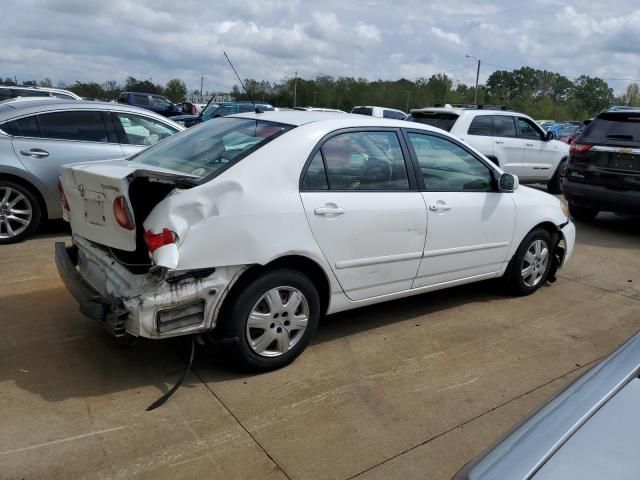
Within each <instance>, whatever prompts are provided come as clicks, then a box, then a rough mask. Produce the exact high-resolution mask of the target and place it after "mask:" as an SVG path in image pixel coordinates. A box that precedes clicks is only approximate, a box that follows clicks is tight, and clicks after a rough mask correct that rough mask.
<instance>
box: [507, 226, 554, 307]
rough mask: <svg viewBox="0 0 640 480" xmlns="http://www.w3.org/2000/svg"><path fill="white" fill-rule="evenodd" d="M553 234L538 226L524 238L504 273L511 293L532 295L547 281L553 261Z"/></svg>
mask: <svg viewBox="0 0 640 480" xmlns="http://www.w3.org/2000/svg"><path fill="white" fill-rule="evenodd" d="M551 245H552V243H551V235H549V232H547V231H546V230H544V229H542V228H536V229H535V230H532V231H531V232H529V234H528V235H527V236H526V237H525V238H524V240H522V243H521V244H520V246H519V247H518V250H517V251H516V254H515V255H514V256H513V258H512V259H511V262H509V267H508V268H507V271H506V273H505V275H504V282H505V286H506V288H507V290H508V292H509V293H511V294H512V295H516V296H524V295H531V294H532V293H533V292H535V291H536V290H537V289H538V288H540V287H541V286H542V285H544V283H545V282H546V281H547V277H548V276H549V270H550V269H551V264H552V261H553V252H552V251H551V248H552V247H551Z"/></svg>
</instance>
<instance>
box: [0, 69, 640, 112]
mask: <svg viewBox="0 0 640 480" xmlns="http://www.w3.org/2000/svg"><path fill="white" fill-rule="evenodd" d="M0 83H1V84H3V85H15V84H16V82H15V79H13V80H12V79H11V78H9V77H7V78H5V80H4V81H2V79H1V77H0ZM244 84H245V87H246V89H247V92H245V91H244V90H242V89H240V88H239V87H238V85H234V86H233V88H232V90H231V91H230V92H215V93H214V92H206V94H205V95H204V97H205V98H204V101H206V99H208V98H210V97H211V96H213V95H216V96H218V97H226V98H229V99H237V100H248V99H249V98H252V99H253V100H255V101H263V102H267V103H270V104H272V105H274V106H278V107H293V106H298V107H300V106H305V107H307V106H316V107H326V108H338V109H341V110H345V111H350V110H351V109H352V108H353V107H354V106H356V105H379V106H385V107H391V108H397V109H399V110H403V111H408V110H410V109H411V108H419V107H427V106H434V105H443V104H447V103H450V104H468V103H472V102H473V99H474V95H475V88H474V86H472V85H467V84H465V83H462V82H458V81H456V80H455V79H453V78H452V77H450V76H448V75H446V74H444V73H438V74H435V75H431V76H430V77H428V78H427V77H420V78H417V79H415V80H408V79H405V78H401V79H399V80H373V81H371V80H368V79H366V78H354V77H337V78H335V77H332V76H330V75H324V74H321V75H318V76H317V77H316V78H313V79H305V78H286V79H283V80H281V81H277V82H269V81H265V80H256V79H246V80H245V81H244ZM22 85H33V86H36V85H39V86H43V87H52V86H53V83H52V81H51V80H50V79H48V78H45V79H43V80H41V81H39V82H36V81H35V80H32V81H27V82H23V83H22ZM56 87H59V88H66V89H68V90H71V91H73V92H74V93H76V94H78V95H80V96H82V97H90V98H97V99H101V100H115V99H117V98H118V95H119V94H120V92H122V91H135V92H148V93H160V94H164V95H165V96H167V97H168V98H169V99H170V100H172V101H174V102H181V101H185V100H191V101H193V100H194V99H199V97H200V91H199V90H192V91H190V92H189V91H188V90H187V87H186V85H185V83H184V82H183V81H182V80H180V79H172V80H170V81H169V82H167V84H166V85H164V86H163V85H160V84H157V83H153V82H152V80H151V79H148V80H140V79H136V78H134V77H128V78H127V79H126V81H125V82H124V84H119V83H118V82H116V81H114V80H109V81H106V82H103V83H97V82H79V81H76V82H75V83H73V84H71V85H68V84H64V83H58V84H57V85H56ZM196 101H203V99H199V100H196ZM478 103H483V104H491V105H504V106H506V107H509V108H512V109H514V110H518V111H522V112H525V113H527V114H529V115H531V116H532V117H534V118H539V119H556V120H563V119H584V118H588V117H591V116H593V115H596V114H597V113H598V112H599V111H601V110H602V109H604V108H606V107H608V106H610V105H631V106H640V87H639V85H638V84H637V83H631V84H629V86H628V87H627V89H626V91H625V92H624V93H622V94H621V95H619V96H615V95H614V92H613V89H612V88H610V87H609V85H608V84H607V82H606V81H605V80H603V79H601V78H598V77H591V76H589V75H581V76H579V77H578V78H576V79H575V80H570V79H569V78H567V77H565V76H563V75H560V74H559V73H555V72H551V71H547V70H538V69H534V68H530V67H522V68H518V69H515V70H511V71H507V70H497V71H495V72H493V73H492V74H491V75H490V76H489V78H488V79H487V81H486V82H485V83H484V85H479V87H478Z"/></svg>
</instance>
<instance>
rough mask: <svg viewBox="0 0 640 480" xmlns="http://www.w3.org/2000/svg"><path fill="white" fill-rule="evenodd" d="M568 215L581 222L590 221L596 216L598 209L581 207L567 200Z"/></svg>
mask: <svg viewBox="0 0 640 480" xmlns="http://www.w3.org/2000/svg"><path fill="white" fill-rule="evenodd" d="M569 215H571V217H572V218H574V219H576V220H579V221H581V222H592V221H593V219H594V218H596V215H598V209H597V208H592V207H583V206H579V205H576V204H574V203H571V202H569Z"/></svg>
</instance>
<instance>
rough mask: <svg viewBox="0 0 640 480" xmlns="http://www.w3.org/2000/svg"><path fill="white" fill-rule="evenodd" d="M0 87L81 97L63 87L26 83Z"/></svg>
mask: <svg viewBox="0 0 640 480" xmlns="http://www.w3.org/2000/svg"><path fill="white" fill-rule="evenodd" d="M0 89H11V90H26V91H29V92H38V91H40V92H43V93H64V94H65V95H71V96H72V97H75V98H81V97H80V96H79V95H77V94H75V93H73V92H72V91H70V90H65V89H64V88H49V87H33V86H28V85H0Z"/></svg>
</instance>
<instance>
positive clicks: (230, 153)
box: [132, 118, 293, 177]
mask: <svg viewBox="0 0 640 480" xmlns="http://www.w3.org/2000/svg"><path fill="white" fill-rule="evenodd" d="M292 128H293V127H292V126H290V125H282V124H279V123H273V122H265V121H262V120H251V119H245V118H220V119H218V120H217V121H215V122H207V123H204V124H202V125H200V126H199V127H194V128H191V129H190V130H187V131H185V132H183V133H182V134H179V135H175V136H172V137H170V138H168V139H167V140H166V141H163V142H160V143H158V144H157V145H155V146H153V147H151V148H149V149H148V150H145V151H143V152H141V153H140V154H138V155H136V156H135V158H134V157H132V159H135V161H136V162H139V163H144V164H147V165H154V166H157V167H161V168H167V169H170V170H175V171H178V172H182V173H186V174H190V175H196V176H199V177H207V176H209V175H211V174H212V173H214V172H215V171H216V170H218V169H220V168H222V167H224V166H225V165H227V164H229V163H230V162H233V161H237V160H240V159H241V158H242V157H243V156H246V155H247V154H249V153H250V152H253V151H255V150H257V149H258V148H260V147H261V146H263V145H264V144H266V143H267V142H269V141H270V140H272V139H274V138H275V137H277V136H279V135H281V134H283V133H284V132H287V131H288V130H290V129H292Z"/></svg>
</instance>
